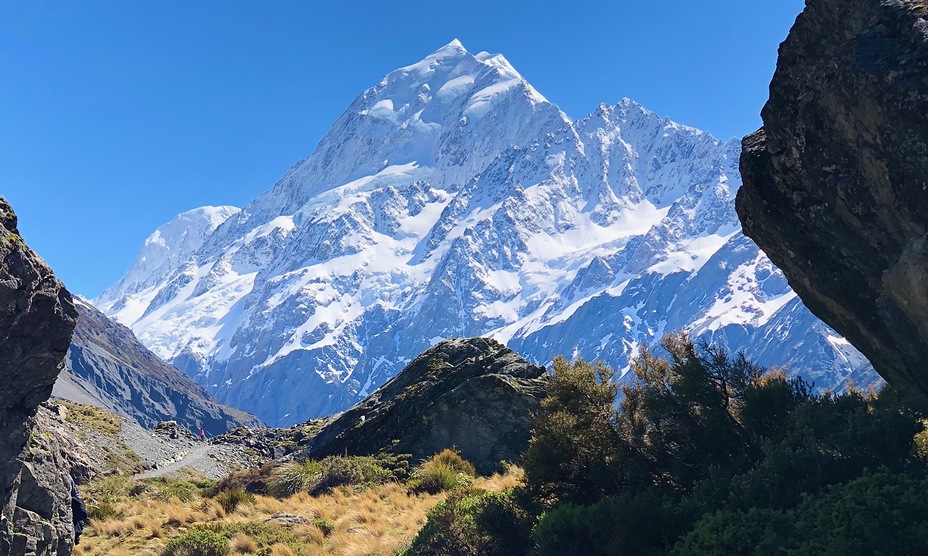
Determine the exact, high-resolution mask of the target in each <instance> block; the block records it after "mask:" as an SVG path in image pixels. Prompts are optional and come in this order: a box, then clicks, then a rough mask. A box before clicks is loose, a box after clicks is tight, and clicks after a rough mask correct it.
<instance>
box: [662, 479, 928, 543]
mask: <svg viewBox="0 0 928 556" xmlns="http://www.w3.org/2000/svg"><path fill="white" fill-rule="evenodd" d="M926 490H928V478H925V476H924V473H911V472H908V473H893V472H890V471H889V470H887V469H885V468H884V469H881V470H879V471H877V472H876V473H867V474H865V475H863V476H861V477H859V478H857V479H855V480H853V481H850V482H848V483H846V484H843V485H835V486H831V487H829V488H827V489H825V490H824V491H821V492H819V493H818V494H815V495H811V496H806V497H805V498H804V499H803V501H802V503H800V504H799V505H798V506H796V507H795V508H790V509H770V508H750V509H748V510H745V511H730V510H722V511H719V512H716V513H713V514H707V515H706V516H704V517H702V518H701V519H700V520H699V521H698V522H697V523H696V525H695V527H694V528H693V530H692V531H691V532H690V533H689V534H687V535H686V536H685V537H683V538H682V539H681V540H680V542H678V543H677V544H676V546H674V550H673V553H674V554H677V555H680V556H683V555H690V554H693V555H695V554H734V553H745V550H744V547H752V548H753V549H754V550H753V551H752V552H754V553H756V554H771V553H774V552H781V553H786V552H789V553H791V554H826V553H827V554H919V553H923V552H924V550H925V549H924V547H925V546H928V498H925V496H924V494H923V493H924V492H925V491H926Z"/></svg>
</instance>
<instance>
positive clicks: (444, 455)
mask: <svg viewBox="0 0 928 556" xmlns="http://www.w3.org/2000/svg"><path fill="white" fill-rule="evenodd" d="M431 460H432V461H434V462H435V463H439V464H442V465H446V466H448V467H450V468H451V469H453V470H454V471H456V472H457V473H463V474H465V475H470V476H471V477H473V476H475V475H476V473H477V472H476V470H475V469H474V465H473V464H472V463H471V462H469V461H467V460H466V459H464V458H462V457H461V454H459V453H458V452H457V451H456V450H451V449H448V448H445V449H444V450H442V451H441V452H439V453H437V454H435V455H434V456H432V457H431Z"/></svg>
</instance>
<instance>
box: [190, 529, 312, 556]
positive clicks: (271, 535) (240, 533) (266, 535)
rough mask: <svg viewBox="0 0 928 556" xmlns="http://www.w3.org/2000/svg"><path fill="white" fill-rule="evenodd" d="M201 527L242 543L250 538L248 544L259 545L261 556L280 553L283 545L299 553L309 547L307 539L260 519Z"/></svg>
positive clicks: (302, 552) (257, 551) (258, 552)
mask: <svg viewBox="0 0 928 556" xmlns="http://www.w3.org/2000/svg"><path fill="white" fill-rule="evenodd" d="M201 529H206V530H209V531H211V532H212V533H214V534H217V535H220V536H222V537H223V538H226V539H236V538H237V539H240V540H239V543H242V541H241V539H244V538H248V539H249V540H250V542H248V544H250V545H251V544H254V545H257V550H256V551H255V552H256V553H257V554H258V555H259V556H266V555H271V554H275V552H274V551H275V550H276V551H277V552H276V553H280V552H281V551H282V550H284V549H283V548H281V547H287V548H289V549H292V550H293V551H294V552H296V553H297V554H305V553H306V552H307V549H308V547H307V545H306V542H305V540H303V539H301V538H299V537H297V536H296V535H295V534H294V533H293V531H291V530H290V529H287V528H286V527H281V526H279V525H275V524H273V523H263V522H260V521H245V522H241V523H229V522H222V523H214V524H211V525H205V526H202V527H201Z"/></svg>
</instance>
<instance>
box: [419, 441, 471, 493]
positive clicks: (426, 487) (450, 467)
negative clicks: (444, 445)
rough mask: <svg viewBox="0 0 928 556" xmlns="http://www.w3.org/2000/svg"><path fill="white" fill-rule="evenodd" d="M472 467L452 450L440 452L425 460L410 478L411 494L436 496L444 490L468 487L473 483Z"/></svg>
mask: <svg viewBox="0 0 928 556" xmlns="http://www.w3.org/2000/svg"><path fill="white" fill-rule="evenodd" d="M474 473H475V471H474V466H473V465H472V464H471V463H470V462H469V461H467V460H465V459H463V458H462V457H461V456H460V455H459V454H458V453H457V452H455V451H453V450H448V449H445V450H442V451H441V452H439V453H437V454H435V455H434V456H432V457H431V458H429V459H427V460H425V461H424V462H423V463H422V465H421V466H419V468H418V469H416V470H415V471H413V473H412V475H411V476H410V481H409V486H410V488H411V489H412V490H413V492H427V493H429V494H437V493H439V492H444V491H446V490H454V489H456V488H461V487H466V486H470V485H471V484H472V483H473V481H474Z"/></svg>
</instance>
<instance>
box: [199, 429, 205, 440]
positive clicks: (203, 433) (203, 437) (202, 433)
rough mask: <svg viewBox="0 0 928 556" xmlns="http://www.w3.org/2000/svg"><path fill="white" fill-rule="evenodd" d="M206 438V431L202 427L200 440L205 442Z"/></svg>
mask: <svg viewBox="0 0 928 556" xmlns="http://www.w3.org/2000/svg"><path fill="white" fill-rule="evenodd" d="M204 440H206V431H205V430H203V429H200V442H203V441H204Z"/></svg>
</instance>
